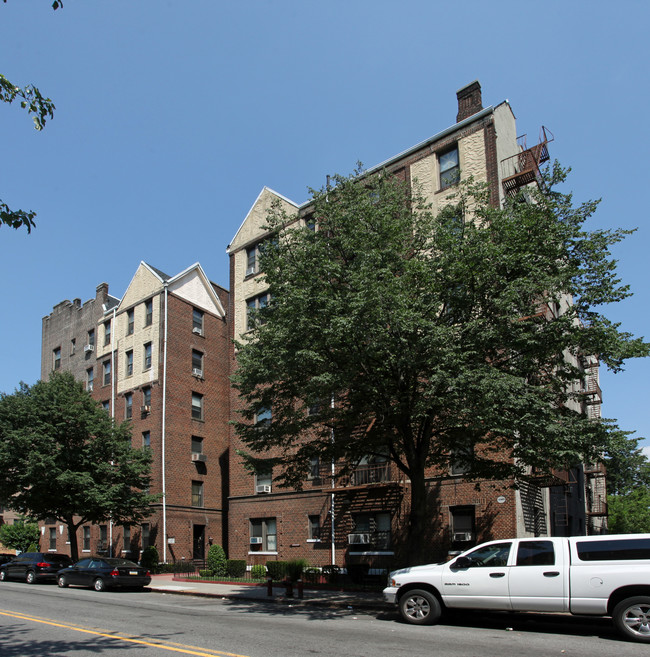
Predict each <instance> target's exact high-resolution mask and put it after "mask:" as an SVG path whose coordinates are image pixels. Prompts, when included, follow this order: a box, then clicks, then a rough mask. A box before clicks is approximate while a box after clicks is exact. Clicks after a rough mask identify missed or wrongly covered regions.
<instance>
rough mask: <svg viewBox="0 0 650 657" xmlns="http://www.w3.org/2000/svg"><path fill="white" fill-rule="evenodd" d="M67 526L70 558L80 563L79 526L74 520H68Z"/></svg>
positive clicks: (66, 521)
mask: <svg viewBox="0 0 650 657" xmlns="http://www.w3.org/2000/svg"><path fill="white" fill-rule="evenodd" d="M65 524H66V525H67V526H68V540H69V541H70V557H71V558H72V561H75V562H76V561H79V546H78V545H77V529H78V528H79V525H78V524H75V522H74V520H73V519H72V518H66V520H65Z"/></svg>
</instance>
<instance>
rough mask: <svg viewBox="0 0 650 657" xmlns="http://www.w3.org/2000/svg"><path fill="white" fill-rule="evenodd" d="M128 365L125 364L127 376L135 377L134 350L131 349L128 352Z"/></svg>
mask: <svg viewBox="0 0 650 657" xmlns="http://www.w3.org/2000/svg"><path fill="white" fill-rule="evenodd" d="M125 356H126V364H125V370H126V376H133V349H129V351H127V352H126V354H125Z"/></svg>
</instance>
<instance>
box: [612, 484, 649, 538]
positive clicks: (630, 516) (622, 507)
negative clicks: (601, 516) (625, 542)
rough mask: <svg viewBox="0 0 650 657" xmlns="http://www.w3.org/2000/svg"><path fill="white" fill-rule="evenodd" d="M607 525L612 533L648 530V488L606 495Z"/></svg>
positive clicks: (634, 532)
mask: <svg viewBox="0 0 650 657" xmlns="http://www.w3.org/2000/svg"><path fill="white" fill-rule="evenodd" d="M607 511H608V513H607V516H608V517H607V527H608V529H609V531H610V532H611V533H612V534H645V533H648V532H650V490H648V489H647V488H635V489H634V490H631V491H629V492H627V493H626V494H625V495H608V496H607Z"/></svg>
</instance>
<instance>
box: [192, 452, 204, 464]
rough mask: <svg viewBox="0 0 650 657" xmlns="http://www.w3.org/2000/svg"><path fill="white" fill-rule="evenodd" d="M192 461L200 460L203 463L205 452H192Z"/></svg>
mask: <svg viewBox="0 0 650 657" xmlns="http://www.w3.org/2000/svg"><path fill="white" fill-rule="evenodd" d="M192 461H201V462H202V463H205V462H206V461H207V459H206V457H205V454H201V452H192Z"/></svg>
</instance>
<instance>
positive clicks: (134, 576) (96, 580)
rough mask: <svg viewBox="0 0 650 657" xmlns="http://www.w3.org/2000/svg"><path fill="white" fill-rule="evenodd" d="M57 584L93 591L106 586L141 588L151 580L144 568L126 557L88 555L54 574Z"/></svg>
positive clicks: (100, 589) (101, 589)
mask: <svg viewBox="0 0 650 657" xmlns="http://www.w3.org/2000/svg"><path fill="white" fill-rule="evenodd" d="M56 579H57V582H58V583H59V586H60V587H62V588H65V587H67V586H70V585H76V586H89V587H92V588H94V589H95V591H104V590H105V589H107V588H119V587H121V588H133V589H136V588H137V589H141V588H142V587H143V586H147V584H149V583H150V582H151V575H150V574H149V571H148V570H147V569H146V568H143V567H142V566H138V564H137V563H133V561H129V560H128V559H118V558H110V557H90V558H88V559H82V560H81V561H78V562H77V563H75V564H73V565H72V566H69V567H68V568H63V569H62V570H59V572H58V573H57V576H56Z"/></svg>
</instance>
